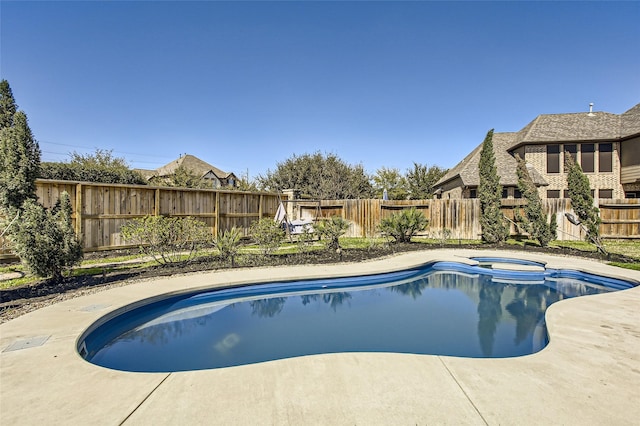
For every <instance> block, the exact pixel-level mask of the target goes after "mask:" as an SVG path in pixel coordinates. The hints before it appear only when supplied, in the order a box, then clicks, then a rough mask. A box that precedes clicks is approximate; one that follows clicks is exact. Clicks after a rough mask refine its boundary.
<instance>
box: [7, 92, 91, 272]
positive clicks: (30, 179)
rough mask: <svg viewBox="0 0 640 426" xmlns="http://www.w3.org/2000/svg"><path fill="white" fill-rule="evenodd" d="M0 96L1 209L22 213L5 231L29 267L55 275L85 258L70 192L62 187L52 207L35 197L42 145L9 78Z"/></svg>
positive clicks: (17, 214) (12, 212)
mask: <svg viewBox="0 0 640 426" xmlns="http://www.w3.org/2000/svg"><path fill="white" fill-rule="evenodd" d="M0 96H2V99H0V123H1V124H0V210H1V211H2V212H3V213H4V214H5V216H7V214H8V216H9V217H13V216H14V215H15V217H16V218H17V217H20V220H18V221H12V222H11V225H10V228H8V229H5V232H6V235H7V236H8V238H9V240H10V241H11V243H12V249H13V250H14V251H15V252H16V253H17V254H18V256H20V260H21V261H22V262H23V263H24V264H25V266H26V267H27V269H29V270H30V271H31V272H33V273H35V274H37V275H39V276H42V277H48V276H51V277H53V278H54V279H56V280H57V279H60V278H61V277H62V272H63V271H64V270H65V269H66V268H69V267H72V266H73V265H75V264H77V263H78V262H79V261H80V260H81V259H82V248H81V245H80V243H79V242H78V240H77V239H76V236H75V233H74V231H73V227H72V224H71V202H70V200H69V194H67V193H66V192H63V193H62V195H61V197H60V199H59V200H58V202H57V204H56V206H55V207H54V208H53V209H52V210H48V209H46V208H44V206H42V205H41V204H39V203H38V202H37V196H36V193H35V191H36V183H35V181H36V178H37V177H38V175H39V173H40V147H39V146H38V142H37V141H36V140H35V139H34V137H33V134H32V133H31V129H30V128H29V124H28V121H27V115H26V114H25V113H24V112H22V111H18V112H15V110H16V106H15V100H14V99H13V94H12V92H11V88H10V87H9V83H8V82H7V81H6V80H3V81H2V82H0ZM12 112H14V113H13V116H11V113H12ZM7 231H8V232H7Z"/></svg>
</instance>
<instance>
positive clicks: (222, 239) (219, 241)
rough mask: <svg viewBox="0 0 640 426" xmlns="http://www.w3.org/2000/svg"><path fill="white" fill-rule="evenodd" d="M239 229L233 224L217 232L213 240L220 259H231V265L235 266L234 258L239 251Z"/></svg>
mask: <svg viewBox="0 0 640 426" xmlns="http://www.w3.org/2000/svg"><path fill="white" fill-rule="evenodd" d="M241 237H242V236H241V234H240V230H239V229H237V228H236V227H235V226H234V227H233V228H231V229H228V230H226V231H224V232H221V233H219V234H218V237H217V238H216V240H215V241H214V245H215V247H216V248H217V249H218V251H220V257H221V258H222V259H225V260H226V259H231V267H234V266H235V258H236V255H237V254H238V252H239V251H240V238H241Z"/></svg>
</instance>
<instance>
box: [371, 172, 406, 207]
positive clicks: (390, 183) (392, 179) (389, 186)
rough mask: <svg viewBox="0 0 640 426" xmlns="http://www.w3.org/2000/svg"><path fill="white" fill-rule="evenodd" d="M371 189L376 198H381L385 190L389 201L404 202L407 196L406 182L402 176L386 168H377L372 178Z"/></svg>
mask: <svg viewBox="0 0 640 426" xmlns="http://www.w3.org/2000/svg"><path fill="white" fill-rule="evenodd" d="M373 189H374V194H375V196H376V197H377V198H382V197H383V194H384V190H385V189H386V190H387V197H388V198H389V200H406V199H407V195H408V191H407V181H406V180H405V178H404V176H402V174H400V171H399V170H398V169H389V168H387V167H381V168H379V169H378V171H377V172H376V174H375V176H373Z"/></svg>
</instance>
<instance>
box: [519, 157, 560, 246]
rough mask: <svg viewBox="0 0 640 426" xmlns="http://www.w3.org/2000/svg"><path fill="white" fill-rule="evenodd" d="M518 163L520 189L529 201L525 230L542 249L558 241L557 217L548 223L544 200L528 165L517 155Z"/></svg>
mask: <svg viewBox="0 0 640 426" xmlns="http://www.w3.org/2000/svg"><path fill="white" fill-rule="evenodd" d="M516 161H517V162H518V167H517V169H516V173H517V174H518V189H520V192H521V193H522V196H523V197H524V199H525V200H527V204H525V206H524V213H525V217H524V218H523V224H524V228H525V229H526V230H527V232H528V233H529V234H530V235H531V237H533V238H534V239H536V240H538V243H539V244H540V245H541V246H542V247H546V246H548V245H549V242H550V241H552V240H555V239H556V223H555V222H556V221H555V215H553V214H552V215H551V223H547V215H546V214H545V213H544V211H543V210H542V200H541V199H540V195H539V194H538V189H537V188H536V185H535V183H534V182H533V179H531V175H529V171H528V170H527V163H526V162H525V161H524V160H523V159H522V158H520V156H519V155H518V154H516Z"/></svg>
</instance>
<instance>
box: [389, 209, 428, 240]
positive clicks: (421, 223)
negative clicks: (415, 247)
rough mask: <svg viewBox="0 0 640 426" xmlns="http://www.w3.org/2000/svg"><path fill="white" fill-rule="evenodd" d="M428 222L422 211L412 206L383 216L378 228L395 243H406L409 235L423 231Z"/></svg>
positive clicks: (409, 237)
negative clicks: (388, 215)
mask: <svg viewBox="0 0 640 426" xmlns="http://www.w3.org/2000/svg"><path fill="white" fill-rule="evenodd" d="M428 223H429V220H428V219H427V218H426V217H425V215H424V213H422V212H421V211H419V210H417V209H416V208H415V207H412V208H410V209H407V210H402V211H401V212H398V213H394V214H392V215H391V216H390V217H386V218H383V219H382V220H381V221H380V226H379V229H380V231H381V232H382V233H384V234H386V235H390V236H391V237H392V238H393V239H394V241H395V242H396V243H408V242H410V241H411V237H413V236H414V235H416V234H417V233H418V232H420V231H424V230H425V229H426V228H427V225H428Z"/></svg>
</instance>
